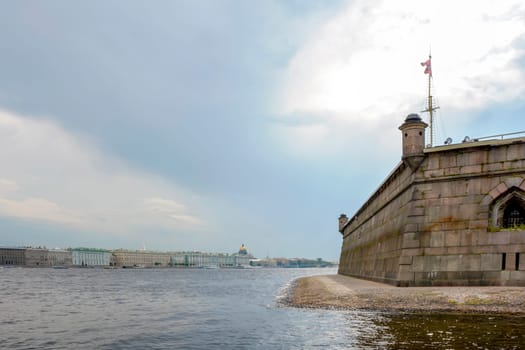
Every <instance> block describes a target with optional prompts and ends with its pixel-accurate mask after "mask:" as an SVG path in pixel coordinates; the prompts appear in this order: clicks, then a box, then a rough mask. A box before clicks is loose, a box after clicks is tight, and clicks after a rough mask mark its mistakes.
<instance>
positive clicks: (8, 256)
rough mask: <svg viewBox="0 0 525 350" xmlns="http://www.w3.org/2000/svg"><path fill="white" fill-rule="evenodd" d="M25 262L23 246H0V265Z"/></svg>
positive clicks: (23, 263) (20, 264)
mask: <svg viewBox="0 0 525 350" xmlns="http://www.w3.org/2000/svg"><path fill="white" fill-rule="evenodd" d="M25 264H26V256H25V248H10V247H0V265H15V266H23V265H25Z"/></svg>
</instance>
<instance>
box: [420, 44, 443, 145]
mask: <svg viewBox="0 0 525 350" xmlns="http://www.w3.org/2000/svg"><path fill="white" fill-rule="evenodd" d="M421 65H422V66H423V67H425V72H424V73H425V74H428V96H427V109H425V110H424V111H421V112H428V114H429V115H430V123H429V124H430V147H433V146H434V111H435V110H436V109H439V107H438V106H434V103H433V100H432V54H430V53H429V54H428V60H427V61H425V62H421Z"/></svg>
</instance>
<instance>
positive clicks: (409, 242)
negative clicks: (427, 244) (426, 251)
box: [402, 239, 420, 249]
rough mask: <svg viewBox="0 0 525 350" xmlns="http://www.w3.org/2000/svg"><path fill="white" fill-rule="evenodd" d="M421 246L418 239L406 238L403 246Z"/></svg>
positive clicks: (404, 247)
mask: <svg viewBox="0 0 525 350" xmlns="http://www.w3.org/2000/svg"><path fill="white" fill-rule="evenodd" d="M419 246H420V243H419V240H418V239H404V240H403V246H402V248H403V249H406V248H419Z"/></svg>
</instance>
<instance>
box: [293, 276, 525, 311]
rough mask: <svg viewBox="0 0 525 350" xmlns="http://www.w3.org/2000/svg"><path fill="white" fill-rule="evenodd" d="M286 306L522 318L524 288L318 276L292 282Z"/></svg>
mask: <svg viewBox="0 0 525 350" xmlns="http://www.w3.org/2000/svg"><path fill="white" fill-rule="evenodd" d="M286 303H287V304H288V305H290V306H293V307H299V308H318V309H338V310H363V311H380V312H411V313H415V312H417V313H463V314H464V313H469V314H497V315H513V316H525V287H505V286H461V287H456V286H439V287H395V286H392V285H389V284H383V283H379V282H372V281H368V280H363V279H358V278H355V277H349V276H343V275H320V276H310V277H302V278H299V279H297V280H295V281H293V282H292V286H291V291H290V295H289V296H288V297H287V298H286Z"/></svg>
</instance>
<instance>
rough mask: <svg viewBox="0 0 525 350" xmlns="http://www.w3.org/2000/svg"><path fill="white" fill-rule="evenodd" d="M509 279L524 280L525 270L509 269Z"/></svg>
mask: <svg viewBox="0 0 525 350" xmlns="http://www.w3.org/2000/svg"><path fill="white" fill-rule="evenodd" d="M509 279H510V280H514V281H515V280H520V281H523V280H525V271H510V275H509Z"/></svg>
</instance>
